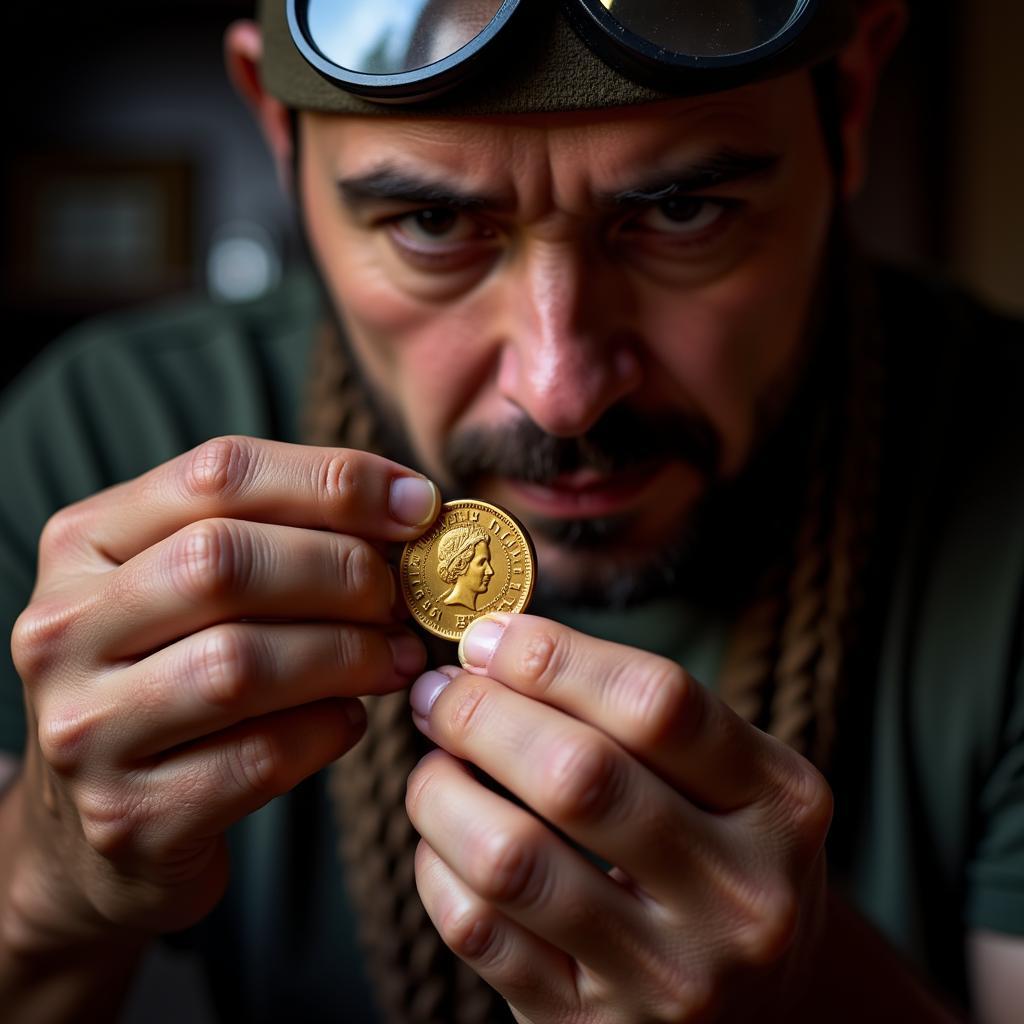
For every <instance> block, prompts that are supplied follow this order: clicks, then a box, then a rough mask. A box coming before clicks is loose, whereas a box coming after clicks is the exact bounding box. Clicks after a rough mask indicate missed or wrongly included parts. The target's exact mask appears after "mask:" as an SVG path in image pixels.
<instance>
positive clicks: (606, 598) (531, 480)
mask: <svg viewBox="0 0 1024 1024" xmlns="http://www.w3.org/2000/svg"><path fill="white" fill-rule="evenodd" d="M442 458H443V463H444V467H445V472H446V474H447V476H448V478H449V479H450V480H451V481H452V483H453V485H454V488H455V490H456V491H457V492H458V493H460V494H465V495H467V496H470V495H473V494H479V493H486V483H487V480H488V479H489V478H500V479H503V480H507V481H516V482H519V483H526V484H536V485H541V486H547V485H551V484H554V483H555V482H556V481H557V480H558V478H559V477H562V476H563V475H566V474H571V473H575V472H579V471H581V470H591V471H594V472H596V473H598V474H600V475H601V476H602V477H613V476H616V475H619V474H623V473H634V474H635V473H641V474H642V473H645V472H648V471H650V472H653V471H655V470H656V469H658V468H660V467H661V466H664V465H665V464H667V463H670V462H679V463H684V464H686V465H688V466H690V467H692V468H693V469H694V470H695V471H696V472H697V473H698V474H699V476H700V477H701V479H702V481H703V482H704V485H705V493H710V492H711V491H712V490H714V489H717V486H718V483H717V482H718V465H719V461H720V443H719V439H718V435H717V434H716V433H715V431H714V429H713V427H712V426H711V425H710V423H708V422H707V421H706V420H704V419H702V418H701V417H699V416H695V415H691V414H687V413H680V412H672V413H661V414H657V415H653V414H650V413H645V412H642V411H639V410H637V409H635V408H632V407H630V406H628V405H626V404H622V405H618V406H614V407H613V408H611V409H609V410H608V411H607V412H606V413H605V414H604V415H603V416H602V417H601V419H600V420H599V421H598V422H597V423H596V424H594V426H593V427H591V428H590V429H589V430H588V431H587V432H586V433H585V434H583V435H581V436H579V437H570V438H565V437H555V436H553V435H551V434H548V433H546V432H545V431H544V430H542V429H541V428H540V427H539V426H537V425H536V424H535V423H534V422H532V421H531V420H529V419H525V418H523V419H520V420H517V421H514V422H512V423H509V424H507V425H503V426H500V427H491V426H487V427H473V428H467V429H465V430H463V431H461V432H460V433H457V434H454V435H453V436H452V437H451V438H450V439H449V440H448V442H447V443H446V444H445V446H444V449H443V454H442ZM637 518H638V517H637V515H635V514H623V515H616V516H586V517H582V516H581V517H576V518H573V517H568V518H567V517H557V518H556V517H544V516H539V515H536V514H534V515H533V516H531V517H530V522H529V526H530V531H531V533H532V534H533V536H534V537H535V538H537V539H538V540H539V541H543V542H545V544H546V546H547V547H549V548H553V549H554V550H555V551H556V552H557V559H558V561H559V562H563V563H567V567H566V568H565V569H564V570H563V571H559V572H555V571H552V570H551V567H550V566H548V567H544V566H542V567H541V568H542V570H543V571H541V572H538V574H537V584H536V598H535V600H536V601H537V604H538V605H539V606H540V607H541V608H543V607H550V606H552V605H558V604H563V605H565V604H571V605H573V606H576V607H592V608H623V607H628V606H630V605H634V604H638V603H641V602H644V601H648V600H651V599H653V598H655V597H660V596H664V595H666V594H669V593H673V592H675V591H676V590H677V589H678V585H679V580H680V579H681V577H682V576H683V575H684V574H685V571H686V567H687V564H688V562H690V560H691V556H692V552H693V551H694V550H695V541H696V539H697V537H698V536H699V534H700V532H701V531H700V530H698V529H695V523H694V518H695V517H694V516H692V515H688V516H686V517H685V518H683V519H681V520H680V522H679V524H678V528H677V529H676V530H674V531H673V533H672V534H671V535H670V536H668V537H663V538H659V540H658V543H657V545H656V546H652V545H651V543H650V541H649V540H648V541H647V542H646V543H645V542H644V539H643V537H642V534H640V533H639V531H638V524H637Z"/></svg>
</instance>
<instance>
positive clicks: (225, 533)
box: [76, 519, 397, 661]
mask: <svg viewBox="0 0 1024 1024" xmlns="http://www.w3.org/2000/svg"><path fill="white" fill-rule="evenodd" d="M396 605H397V597H396V588H395V581H394V574H393V572H392V570H391V569H390V567H389V566H388V564H387V562H386V561H385V560H384V557H383V556H382V555H381V554H380V553H379V552H378V551H377V550H375V548H374V547H373V546H372V545H371V544H368V543H367V542H366V541H363V540H359V539H358V538H355V537H351V536H347V535H344V534H337V533H326V532H323V531H318V530H300V529H295V528H292V527H288V526H270V525H266V524H264V523H249V522H243V521H240V520H231V519H207V520H203V521H200V522H197V523H192V524H190V525H189V526H186V527H184V528H183V529H181V530H179V531H178V532H177V533H176V534H174V535H173V536H172V537H170V538H168V539H167V540H164V541H161V542H159V543H157V544H156V545H155V546H154V547H152V548H148V549H147V550H145V551H143V552H141V553H140V554H138V555H136V556H135V557H134V558H132V559H131V560H130V561H128V562H126V563H125V564H124V565H123V566H121V567H120V568H118V569H115V570H113V571H112V572H110V573H108V574H107V575H106V576H105V577H104V579H103V582H102V583H101V584H100V586H99V587H98V588H95V593H94V594H93V597H92V599H91V601H90V602H89V605H88V606H87V607H83V608H80V609H79V622H78V625H77V627H76V628H78V629H80V630H82V631H84V632H87V633H93V634H95V635H97V636H102V638H103V640H102V648H101V649H100V650H99V651H98V653H99V654H100V655H101V656H103V657H105V658H106V659H108V660H113V661H116V660H120V659H123V658H131V657H135V656H137V655H139V654H142V653H145V652H147V651H151V650H153V649H154V648H156V647H159V646H162V645H163V644H167V643H170V642H171V641H173V640H176V639H178V638H179V637H182V636H186V635H187V634H189V633H194V632H196V631H198V630H200V629H203V628H204V627H207V626H211V625H214V624H215V623H218V622H228V621H231V620H234V619H239V618H249V619H284V618H287V619H319V620H327V621H354V622H361V623H379V624H386V623H391V622H394V621H395V620H396V614H395V609H396ZM111 609H116V615H114V616H111V612H110V610H111Z"/></svg>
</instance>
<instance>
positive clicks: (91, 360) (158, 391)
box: [0, 279, 318, 756]
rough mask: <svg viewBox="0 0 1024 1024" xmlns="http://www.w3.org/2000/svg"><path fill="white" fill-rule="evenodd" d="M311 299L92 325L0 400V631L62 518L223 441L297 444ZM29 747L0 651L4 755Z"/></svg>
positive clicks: (193, 306)
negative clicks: (237, 437)
mask: <svg viewBox="0 0 1024 1024" xmlns="http://www.w3.org/2000/svg"><path fill="white" fill-rule="evenodd" d="M317 311H318V305H317V297H316V292H315V290H314V289H312V288H311V287H309V285H308V284H307V282H305V281H304V280H303V279H299V280H296V281H294V282H288V283H287V285H286V286H285V287H283V288H282V289H281V290H280V291H279V292H278V293H276V294H275V295H273V296H271V297H268V298H266V299H262V300H257V301H256V302H254V303H252V304H242V305H238V306H224V305H218V304H215V303H209V302H204V301H201V300H200V301H193V300H186V301H184V302H176V303H171V304H168V305H167V306H165V307H162V308H158V309H148V310H140V311H138V312H130V313H123V314H118V315H116V316H113V317H109V318H106V319H103V320H97V321H92V322H90V323H89V324H87V325H85V326H84V327H82V328H80V329H78V330H76V331H74V332H72V333H71V334H69V335H68V336H67V337H66V338H64V339H62V340H61V341H59V342H57V343H55V344H54V346H53V347H52V348H51V349H50V350H48V351H47V352H46V353H45V354H44V355H43V356H42V357H40V358H39V359H38V360H37V361H36V363H35V364H34V365H33V366H32V367H30V368H29V370H28V371H26V372H25V373H24V374H23V375H22V376H21V377H20V378H19V379H18V380H17V381H16V382H15V383H14V384H13V385H12V386H11V387H10V388H8V390H7V391H6V392H5V393H4V395H2V396H0V460H2V461H0V465H2V467H3V487H0V623H2V626H3V629H4V630H5V634H6V637H7V638H8V640H9V638H10V634H11V629H12V627H13V625H14V622H15V620H16V619H17V617H18V615H19V614H20V613H21V611H22V610H23V609H24V607H25V605H26V604H27V603H28V600H29V597H30V595H31V592H32V588H33V585H34V580H35V575H36V548H37V544H38V538H39V535H40V533H41V531H42V529H43V526H44V525H45V523H46V521H47V520H48V519H49V518H50V516H52V515H53V513H54V512H56V511H58V510H59V509H61V508H63V507H65V506H66V505H69V504H72V503H73V502H75V501H79V500H81V499H82V498H86V497H88V496H89V495H91V494H95V493H96V492H97V491H100V490H102V489H103V488H105V487H109V486H111V485H113V484H116V483H119V482H121V481H123V480H129V479H132V478H134V477H136V476H138V475H140V474H141V473H144V472H146V471H147V470H149V469H152V468H153V467H154V466H157V465H159V464H161V463H163V462H166V461H167V460H168V459H171V458H173V457H175V456H176V455H179V454H181V453H182V452H184V451H187V450H188V449H189V448H191V447H193V446H194V445H196V444H199V443H200V442H201V441H203V440H206V439H208V438H210V437H215V436H217V435H219V434H226V433H238V434H247V435H250V436H254V437H268V438H271V437H272V438H277V439H280V440H290V441H294V440H297V427H298V417H299V411H300V396H301V391H302V387H303V385H304V383H305V380H306V375H307V366H308V355H309V346H310V339H311V338H312V336H313V334H312V331H311V325H312V324H313V323H315V322H316V317H317V315H318V312H317ZM24 742H25V724H24V707H23V697H22V686H21V681H20V679H19V678H18V675H17V673H16V672H15V669H14V664H13V661H12V659H11V656H10V644H9V642H5V643H4V644H3V653H2V654H0V751H4V752H7V753H14V754H16V755H19V756H20V754H21V752H22V750H23V749H24Z"/></svg>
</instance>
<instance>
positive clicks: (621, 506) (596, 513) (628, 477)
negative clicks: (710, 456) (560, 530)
mask: <svg viewBox="0 0 1024 1024" xmlns="http://www.w3.org/2000/svg"><path fill="white" fill-rule="evenodd" d="M667 468H668V466H667V464H666V463H665V462H658V463H648V464H647V465H644V466H638V467H636V468H633V469H628V470H620V471H618V472H615V473H609V474H602V473H598V472H597V471H596V470H593V469H580V470H576V471H575V472H573V473H563V474H562V475H560V476H558V477H555V478H554V479H553V480H550V481H548V482H547V483H544V484H535V483H528V482H526V481H524V480H516V479H511V478H508V477H504V478H500V479H498V480H496V481H495V484H496V485H497V488H498V489H499V490H501V491H503V492H506V493H507V494H508V499H507V502H508V504H510V505H511V506H513V508H515V507H518V508H520V509H522V510H523V511H524V512H531V513H533V514H535V515H540V516H547V517H549V518H552V519H560V518H565V519H580V518H591V517H595V518H596V517H600V516H614V515H621V514H622V513H624V512H628V511H629V510H630V508H631V506H634V505H636V504H639V503H640V501H641V500H642V499H643V497H644V496H645V495H646V493H647V492H648V491H649V490H652V489H653V488H654V487H655V486H656V485H657V482H658V479H659V478H660V477H661V476H662V475H663V473H664V472H665V471H666V470H667ZM499 500H500V499H499Z"/></svg>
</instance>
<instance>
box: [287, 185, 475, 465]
mask: <svg viewBox="0 0 1024 1024" xmlns="http://www.w3.org/2000/svg"><path fill="white" fill-rule="evenodd" d="M324 180H327V179H326V176H325V177H321V176H319V175H315V174H307V175H306V177H305V181H304V185H305V187H304V192H303V198H304V212H305V221H306V230H307V235H308V238H309V241H310V245H311V246H312V249H313V252H314V254H315V256H316V259H317V263H318V265H319V267H320V269H321V272H322V274H323V277H324V280H325V282H326V285H327V288H328V290H329V291H330V293H331V298H332V299H333V301H334V304H335V308H336V309H337V310H338V312H339V316H340V318H341V321H342V323H343V325H344V327H345V330H346V333H347V334H348V338H349V342H350V344H351V345H352V347H353V349H354V351H355V353H356V355H357V357H358V359H359V361H360V364H361V365H362V367H363V369H364V371H365V372H366V374H367V375H368V377H369V379H370V383H371V384H372V386H373V387H374V389H375V391H376V393H377V395H378V396H379V399H380V400H381V402H382V403H383V404H384V406H385V407H386V408H387V409H389V410H390V412H391V413H392V415H395V416H397V417H398V418H399V420H400V421H401V423H402V426H403V427H404V429H405V432H406V434H407V436H408V439H409V441H410V443H411V444H412V446H413V449H414V451H415V452H416V454H417V456H418V457H419V459H420V460H421V461H422V462H423V464H424V468H425V469H427V470H428V471H429V472H433V473H435V474H439V472H440V458H439V455H440V451H441V446H442V445H443V442H444V439H445V437H446V434H447V431H448V429H449V428H450V426H451V424H452V423H453V422H454V421H455V420H456V419H458V418H459V417H460V416H461V415H462V413H463V411H464V409H465V408H466V406H467V405H468V404H470V403H471V402H472V401H473V394H474V390H475V385H476V384H477V383H478V382H479V381H481V380H482V379H485V378H486V375H487V371H486V369H482V368H481V366H482V363H483V361H484V360H486V354H485V353H483V352H481V350H480V345H479V342H478V341H475V339H478V338H479V334H480V331H479V324H480V320H479V314H480V311H479V310H478V309H475V308H474V307H473V303H472V302H469V301H461V302H458V301H456V302H447V303H445V302H438V301H431V300H429V299H427V298H424V297H423V296H422V295H418V294H416V292H415V290H413V289H410V288H409V287H408V282H403V280H402V278H401V274H400V273H399V274H397V275H396V271H395V267H394V259H393V256H392V254H390V253H389V252H388V251H387V248H386V246H387V244H388V243H387V240H386V238H385V237H384V236H383V235H382V234H380V233H377V232H372V231H367V230H364V229H361V228H358V227H356V226H354V225H352V224H351V223H349V221H348V220H347V218H346V217H345V216H344V215H343V214H342V212H341V210H340V207H339V206H338V203H337V201H336V200H335V199H334V197H333V195H332V194H330V192H327V193H325V191H324V187H323V181H324ZM474 324H476V329H474V326H473V325H474Z"/></svg>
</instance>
